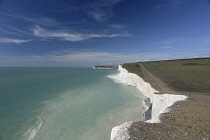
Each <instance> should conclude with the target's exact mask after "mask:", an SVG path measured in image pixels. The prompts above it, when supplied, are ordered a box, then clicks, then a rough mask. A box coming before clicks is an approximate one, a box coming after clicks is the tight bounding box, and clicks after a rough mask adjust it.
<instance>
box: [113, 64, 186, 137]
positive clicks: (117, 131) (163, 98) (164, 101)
mask: <svg viewBox="0 0 210 140" xmlns="http://www.w3.org/2000/svg"><path fill="white" fill-rule="evenodd" d="M118 70H119V71H120V73H119V74H118V75H117V76H115V77H113V78H114V79H117V80H118V81H120V82H122V83H124V84H126V85H128V86H135V87H137V88H138V89H139V90H140V91H141V92H142V93H143V95H144V96H145V97H146V98H149V99H150V101H151V103H152V118H151V119H150V120H147V121H146V122H148V123H160V120H159V116H160V114H161V113H164V112H167V111H168V110H167V108H168V107H170V106H171V105H173V104H174V103H175V102H177V101H181V100H185V99H186V98H187V96H184V95H174V94H155V93H157V92H158V91H157V90H155V89H154V88H152V86H151V85H150V84H149V83H147V82H145V81H144V80H143V79H142V78H141V77H139V76H138V75H136V74H134V73H129V72H128V71H127V70H126V69H124V68H122V66H121V65H119V68H118ZM147 109H148V107H147V106H145V111H146V110H147ZM142 115H143V114H142ZM131 124H132V122H129V125H128V123H124V124H122V125H120V126H116V127H114V128H113V129H112V133H111V140H122V139H123V140H128V139H129V136H128V134H127V133H122V132H127V128H128V127H130V125H131Z"/></svg>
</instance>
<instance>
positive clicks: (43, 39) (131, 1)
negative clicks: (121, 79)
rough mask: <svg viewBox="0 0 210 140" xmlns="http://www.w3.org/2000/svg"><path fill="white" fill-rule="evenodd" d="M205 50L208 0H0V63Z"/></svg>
mask: <svg viewBox="0 0 210 140" xmlns="http://www.w3.org/2000/svg"><path fill="white" fill-rule="evenodd" d="M206 56H210V2H209V1H208V0H18V1H17V0H0V66H1V67H4V66H50V67H51V66H67V67H72V66H76V67H77V66H92V65H110V64H120V63H124V62H134V61H144V60H163V59H177V58H193V57H206Z"/></svg>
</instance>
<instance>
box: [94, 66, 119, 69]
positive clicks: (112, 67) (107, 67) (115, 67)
mask: <svg viewBox="0 0 210 140" xmlns="http://www.w3.org/2000/svg"><path fill="white" fill-rule="evenodd" d="M93 68H94V69H117V68H118V66H93Z"/></svg>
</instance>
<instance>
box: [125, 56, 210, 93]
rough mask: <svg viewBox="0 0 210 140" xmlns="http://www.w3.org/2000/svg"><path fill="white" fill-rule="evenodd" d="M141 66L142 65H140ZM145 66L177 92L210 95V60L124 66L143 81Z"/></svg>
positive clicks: (142, 63)
mask: <svg viewBox="0 0 210 140" xmlns="http://www.w3.org/2000/svg"><path fill="white" fill-rule="evenodd" d="M138 64H141V65H138ZM141 66H143V67H144V68H145V69H146V70H147V71H149V72H150V73H151V74H152V75H154V76H155V77H157V78H158V79H159V80H161V81H162V82H164V83H165V84H166V85H167V86H168V87H169V88H171V89H173V90H175V91H183V92H199V93H210V58H197V59H180V60H167V61H151V62H138V63H129V64H124V65H123V67H125V68H126V69H128V71H129V72H132V73H136V74H138V75H139V76H140V77H142V78H143V79H144V78H145V74H144V73H143V69H142V68H141Z"/></svg>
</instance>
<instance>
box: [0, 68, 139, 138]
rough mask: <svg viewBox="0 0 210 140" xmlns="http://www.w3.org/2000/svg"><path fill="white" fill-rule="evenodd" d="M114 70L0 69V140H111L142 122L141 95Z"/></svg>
mask: <svg viewBox="0 0 210 140" xmlns="http://www.w3.org/2000/svg"><path fill="white" fill-rule="evenodd" d="M117 73H118V71H117V70H99V69H92V68H0V140H109V139H110V134H111V129H112V127H114V126H117V125H120V124H122V123H124V122H126V121H139V120H142V101H141V100H142V94H141V93H140V91H139V90H137V88H135V87H129V86H126V85H124V84H121V83H118V82H117V81H114V80H113V79H111V78H109V77H110V75H116V74H117Z"/></svg>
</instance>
